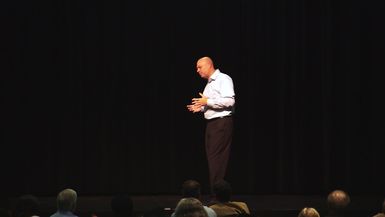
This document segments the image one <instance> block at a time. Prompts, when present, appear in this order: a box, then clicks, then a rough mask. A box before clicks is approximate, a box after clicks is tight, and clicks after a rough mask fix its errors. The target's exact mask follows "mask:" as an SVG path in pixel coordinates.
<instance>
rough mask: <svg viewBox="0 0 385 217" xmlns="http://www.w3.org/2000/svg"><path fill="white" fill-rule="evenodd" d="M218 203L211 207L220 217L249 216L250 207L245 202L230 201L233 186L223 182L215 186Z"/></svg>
mask: <svg viewBox="0 0 385 217" xmlns="http://www.w3.org/2000/svg"><path fill="white" fill-rule="evenodd" d="M213 191H214V195H215V198H216V202H215V203H214V204H213V205H211V206H210V208H212V209H213V210H214V211H215V212H216V213H217V216H218V217H232V216H248V215H250V211H249V207H248V206H247V204H246V203H244V202H236V201H230V200H231V196H232V189H231V185H230V184H229V183H228V182H226V181H225V180H221V181H219V182H217V183H215V184H214V186H213Z"/></svg>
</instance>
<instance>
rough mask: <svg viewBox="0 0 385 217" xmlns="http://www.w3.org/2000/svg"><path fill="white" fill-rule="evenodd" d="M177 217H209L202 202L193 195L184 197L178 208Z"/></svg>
mask: <svg viewBox="0 0 385 217" xmlns="http://www.w3.org/2000/svg"><path fill="white" fill-rule="evenodd" d="M175 217H208V215H207V212H206V211H205V209H204V208H203V205H202V203H201V202H200V201H199V200H198V199H196V198H193V197H188V198H182V199H181V200H180V201H179V202H178V204H177V206H176V208H175Z"/></svg>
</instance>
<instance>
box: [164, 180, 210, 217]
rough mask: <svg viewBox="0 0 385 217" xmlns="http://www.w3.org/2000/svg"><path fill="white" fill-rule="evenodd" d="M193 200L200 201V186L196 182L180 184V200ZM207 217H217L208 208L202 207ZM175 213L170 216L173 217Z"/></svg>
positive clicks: (188, 181)
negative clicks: (190, 198)
mask: <svg viewBox="0 0 385 217" xmlns="http://www.w3.org/2000/svg"><path fill="white" fill-rule="evenodd" d="M189 197H192V198H195V199H198V200H201V185H200V183H199V182H198V181H196V180H192V179H190V180H186V181H184V182H183V184H182V198H189ZM203 208H204V209H205V210H206V212H207V215H208V217H217V214H216V213H215V212H214V210H213V209H211V208H210V207H207V206H204V205H203ZM174 215H175V213H173V214H171V217H174Z"/></svg>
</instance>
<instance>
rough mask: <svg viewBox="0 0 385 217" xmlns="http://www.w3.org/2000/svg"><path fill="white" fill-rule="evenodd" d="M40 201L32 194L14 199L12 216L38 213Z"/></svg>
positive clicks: (22, 216) (28, 216) (26, 215)
mask: <svg viewBox="0 0 385 217" xmlns="http://www.w3.org/2000/svg"><path fill="white" fill-rule="evenodd" d="M39 208H40V202H39V200H38V199H37V197H35V196H33V195H30V194H29V195H23V196H21V197H19V198H18V199H17V201H16V204H15V207H14V209H13V212H12V213H13V214H12V215H13V217H30V216H37V215H39Z"/></svg>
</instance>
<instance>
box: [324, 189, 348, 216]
mask: <svg viewBox="0 0 385 217" xmlns="http://www.w3.org/2000/svg"><path fill="white" fill-rule="evenodd" d="M349 203H350V197H349V195H348V194H347V193H345V192H344V191H342V190H335V191H332V192H331V193H330V194H329V195H328V198H327V204H328V207H329V211H331V212H335V213H339V212H343V211H344V210H345V209H346V208H347V206H348V205H349Z"/></svg>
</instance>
